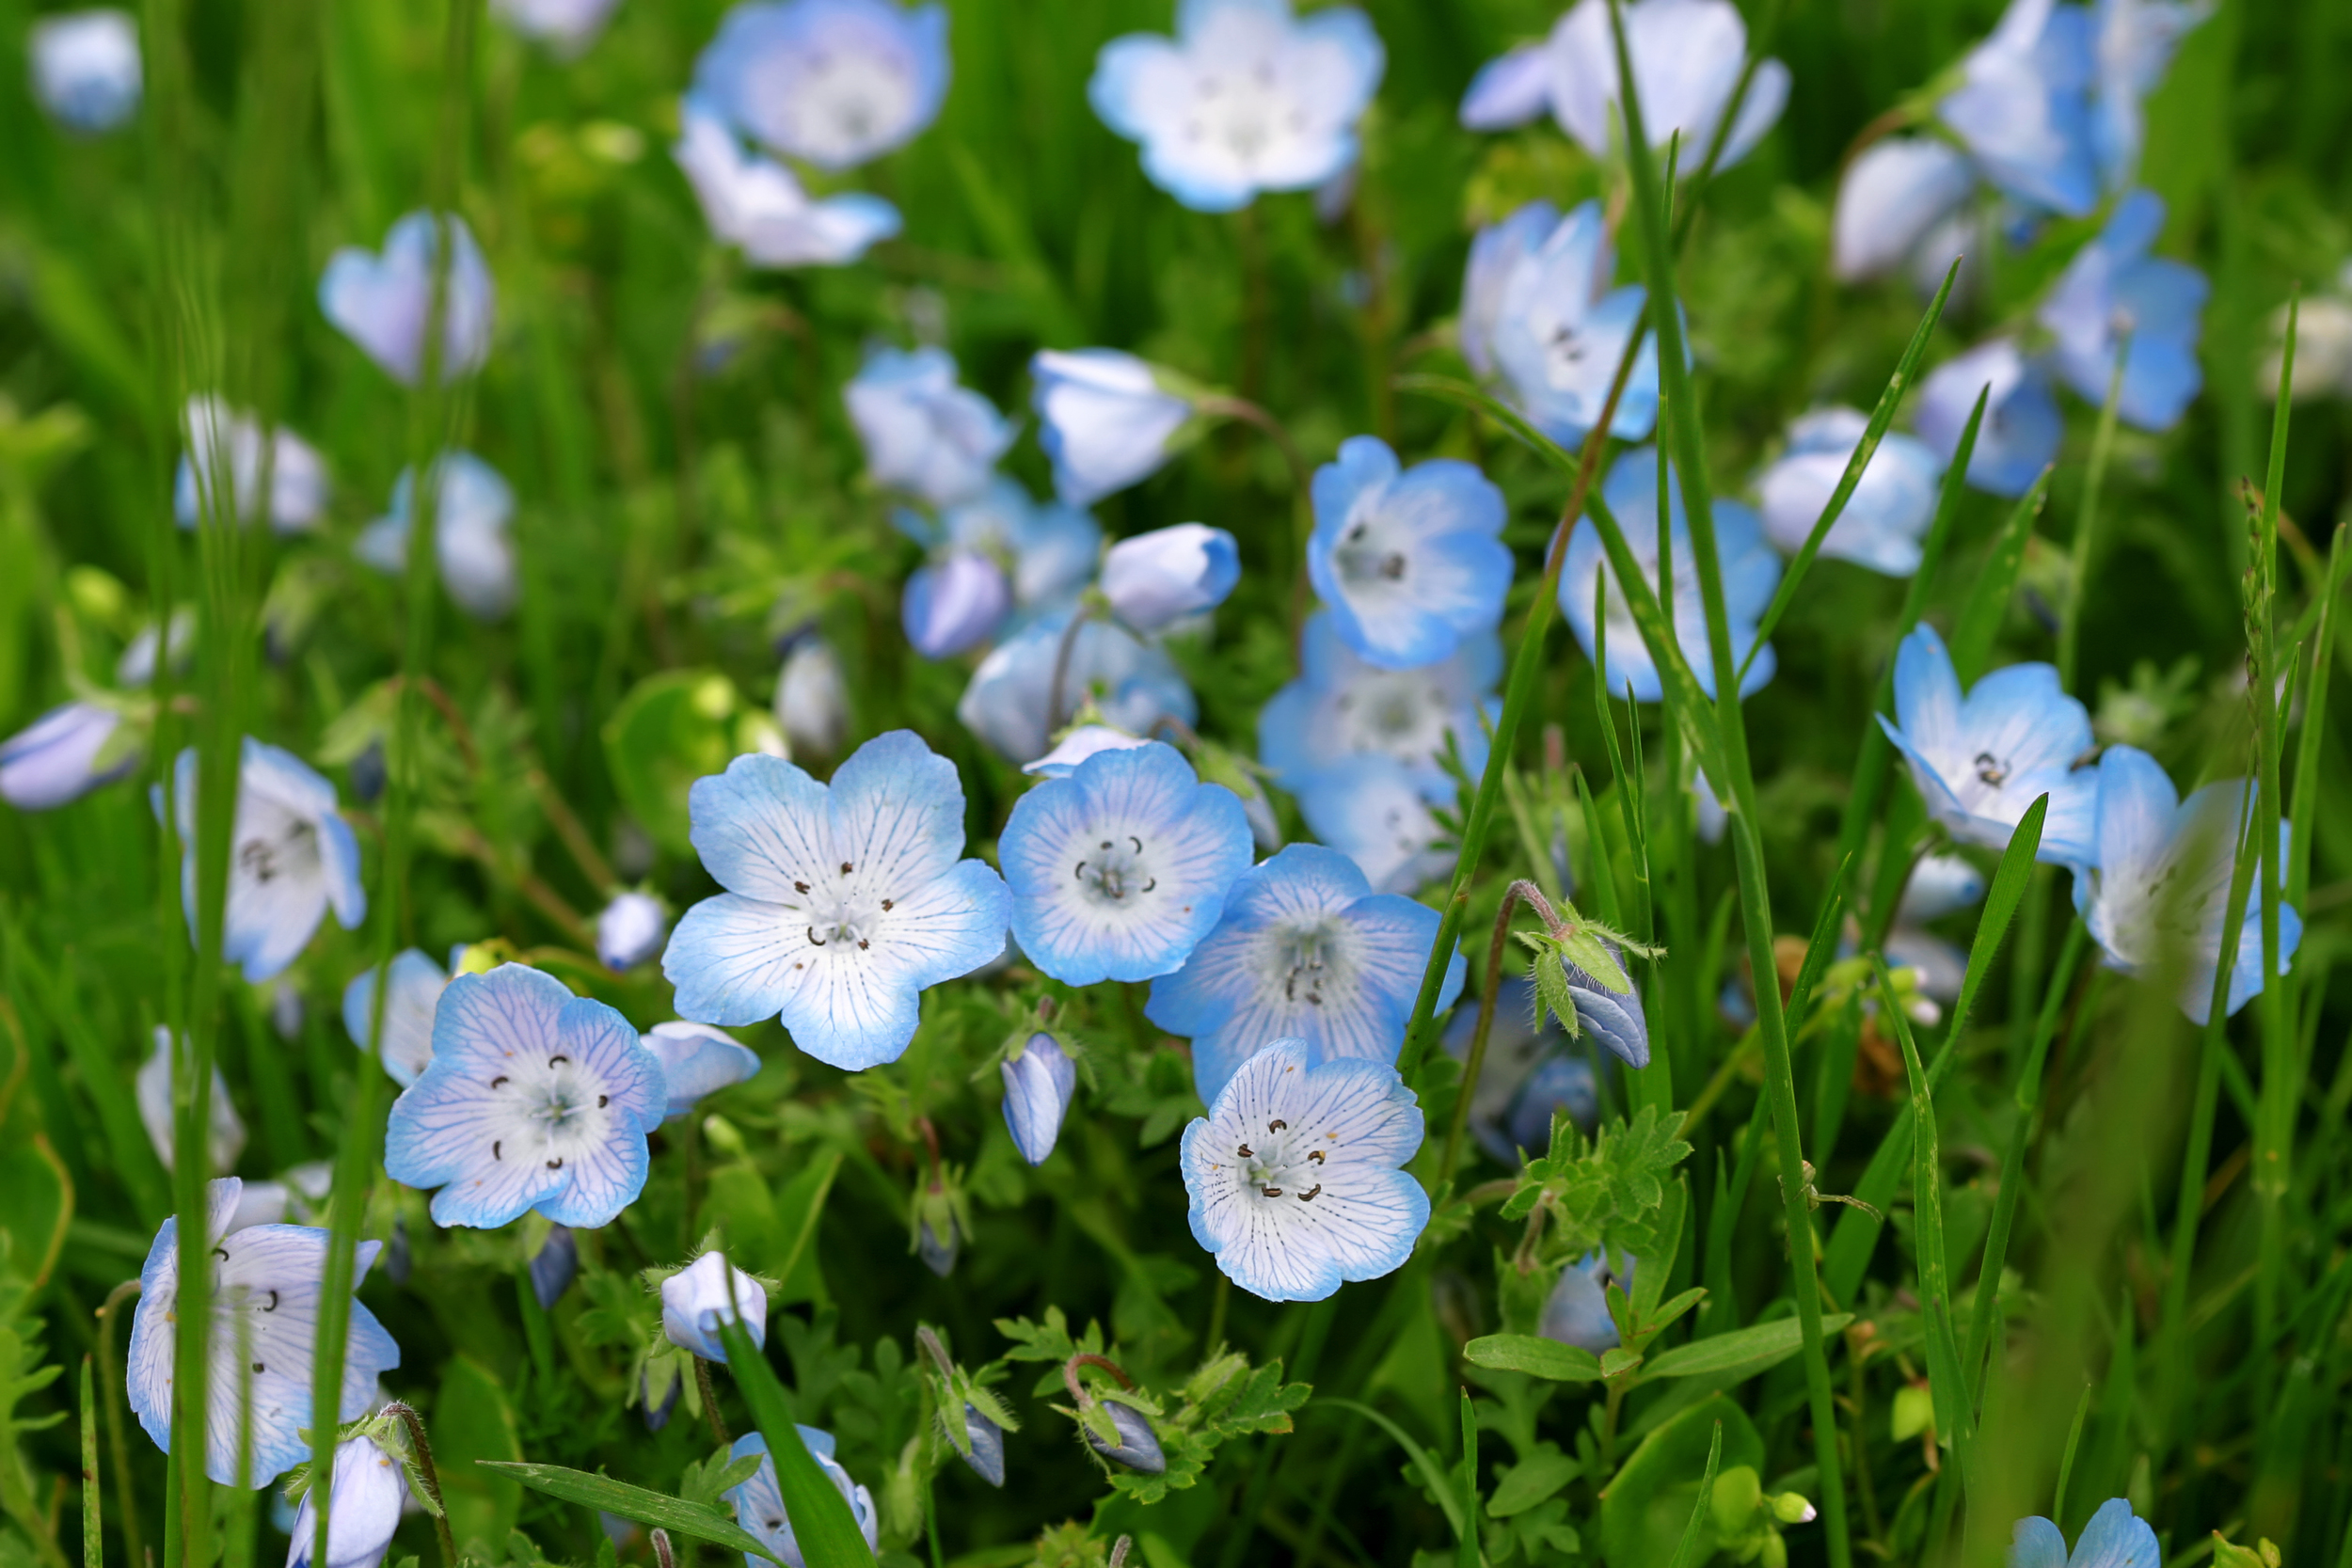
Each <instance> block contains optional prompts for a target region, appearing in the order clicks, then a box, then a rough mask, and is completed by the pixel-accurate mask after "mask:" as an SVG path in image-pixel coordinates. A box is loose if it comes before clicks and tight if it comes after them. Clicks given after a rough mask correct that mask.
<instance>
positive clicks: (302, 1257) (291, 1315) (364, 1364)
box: [123, 1176, 400, 1487]
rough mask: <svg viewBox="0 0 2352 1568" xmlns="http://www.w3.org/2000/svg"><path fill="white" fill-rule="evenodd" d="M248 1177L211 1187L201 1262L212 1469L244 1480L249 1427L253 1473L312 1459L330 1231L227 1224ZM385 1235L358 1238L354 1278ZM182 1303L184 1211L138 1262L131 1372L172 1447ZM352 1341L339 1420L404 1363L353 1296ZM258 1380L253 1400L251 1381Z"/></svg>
mask: <svg viewBox="0 0 2352 1568" xmlns="http://www.w3.org/2000/svg"><path fill="white" fill-rule="evenodd" d="M244 1191H245V1183H244V1182H242V1181H239V1180H237V1179H236V1178H235V1177H233V1176H230V1177H224V1178H222V1179H221V1180H216V1181H214V1182H211V1183H209V1184H208V1185H207V1186H206V1188H205V1190H204V1198H205V1241H206V1242H207V1243H210V1246H209V1255H207V1256H206V1257H205V1261H207V1262H208V1263H210V1264H211V1265H212V1271H213V1275H212V1291H211V1296H210V1299H211V1304H212V1318H213V1321H212V1326H211V1328H210V1330H209V1331H208V1333H207V1334H206V1336H205V1346H206V1353H207V1354H206V1360H207V1362H208V1363H209V1365H208V1367H207V1368H206V1375H205V1382H204V1388H205V1412H206V1419H205V1424H204V1425H205V1452H204V1473H205V1474H206V1475H207V1476H209V1477H211V1478H212V1479H213V1481H215V1482H217V1483H219V1484H220V1485H222V1486H233V1485H235V1484H236V1481H237V1469H238V1450H239V1448H240V1446H241V1444H240V1434H241V1433H243V1432H244V1431H245V1430H246V1428H247V1427H248V1425H249V1426H250V1429H251V1432H252V1448H251V1451H250V1470H249V1472H248V1474H249V1481H250V1484H252V1485H254V1486H257V1487H258V1486H266V1485H268V1484H269V1483H270V1482H271V1481H275V1480H277V1479H278V1477H279V1476H281V1475H283V1474H285V1472H286V1471H288V1470H290V1469H292V1468H293V1467H294V1465H299V1464H301V1463H302V1462H303V1461H304V1460H306V1459H308V1458H310V1443H309V1441H308V1430H309V1429H310V1427H312V1426H314V1425H315V1424H316V1423H317V1420H318V1416H319V1413H317V1412H315V1411H314V1410H313V1407H312V1403H311V1393H312V1384H311V1381H310V1348H311V1345H312V1343H313V1342H314V1340H315V1339H316V1338H317V1337H318V1327H319V1307H320V1305H321V1303H320V1296H321V1287H322V1286H323V1285H324V1284H325V1282H326V1242H327V1233H326V1231H324V1230H319V1229H314V1228H312V1227H309V1226H301V1225H256V1226H248V1227H246V1228H245V1229H242V1230H239V1231H237V1232H235V1234H234V1236H233V1237H232V1236H231V1235H230V1228H229V1224H230V1216H231V1215H232V1214H234V1213H235V1212H236V1211H237V1203H238V1200H239V1198H240V1197H241V1196H243V1194H244ZM383 1247H384V1243H381V1242H361V1243H359V1246H358V1254H357V1257H356V1259H355V1260H354V1263H353V1266H352V1274H351V1281H352V1288H353V1290H355V1291H357V1290H358V1285H359V1282H360V1281H361V1280H363V1279H365V1278H366V1277H367V1275H368V1270H369V1269H370V1268H371V1267H373V1265H374V1262H375V1255H376V1254H377V1253H378V1252H380V1251H382V1250H383ZM179 1301H180V1217H179V1216H178V1215H177V1214H175V1215H173V1216H172V1217H171V1218H169V1219H167V1220H166V1221H164V1223H163V1227H162V1228H161V1229H159V1230H157V1231H156V1232H155V1243H154V1245H153V1246H151V1247H150V1248H149V1249H148V1253H147V1263H146V1266H145V1267H144V1268H142V1269H141V1270H140V1271H139V1301H138V1307H137V1310H136V1312H135V1315H134V1316H133V1318H132V1320H131V1353H130V1356H129V1359H128V1361H127V1363H126V1365H125V1366H124V1369H123V1381H124V1383H125V1385H126V1389H125V1391H126V1393H127V1394H128V1395H129V1398H130V1402H131V1410H132V1413H133V1414H135V1416H137V1417H138V1418H139V1425H141V1426H143V1427H145V1428H146V1429H147V1434H148V1436H150V1437H151V1438H153V1439H154V1440H155V1446H156V1447H157V1448H159V1449H163V1450H164V1452H166V1453H169V1452H170V1451H171V1435H172V1433H171V1422H172V1418H173V1416H174V1414H175V1412H174V1408H173V1399H172V1382H173V1378H172V1368H173V1364H174V1359H175V1351H176V1348H177V1347H176V1346H175V1345H174V1343H173V1340H174V1338H176V1336H177V1332H178V1330H177V1325H176V1322H175V1317H174V1314H175V1310H176V1308H177V1307H178V1306H179ZM348 1323H349V1333H348V1336H347V1338H346V1339H345V1341H344V1344H345V1347H346V1348H345V1351H344V1356H343V1386H342V1399H341V1400H339V1401H337V1402H336V1403H335V1406H334V1412H335V1413H334V1416H333V1419H335V1420H338V1421H350V1420H356V1419H358V1418H359V1417H361V1416H363V1415H365V1414H367V1412H368V1409H369V1407H370V1406H372V1405H373V1404H374V1402H375V1398H376V1395H375V1380H376V1379H377V1378H378V1377H379V1376H381V1375H382V1374H383V1373H384V1372H386V1371H388V1370H390V1369H392V1368H394V1367H397V1366H399V1365H400V1347H399V1346H398V1345H396V1344H394V1343H393V1342H392V1337H391V1336H390V1335H389V1334H387V1333H385V1332H384V1325H383V1324H382V1323H378V1322H376V1321H375V1314H374V1313H373V1312H371V1311H369V1310H368V1308H367V1307H366V1305H365V1304H364V1303H362V1302H360V1301H359V1300H358V1298H357V1297H356V1296H355V1297H354V1298H353V1300H352V1303H351V1316H350V1318H349V1320H348ZM248 1390H250V1402H249V1403H248V1402H247V1391H248Z"/></svg>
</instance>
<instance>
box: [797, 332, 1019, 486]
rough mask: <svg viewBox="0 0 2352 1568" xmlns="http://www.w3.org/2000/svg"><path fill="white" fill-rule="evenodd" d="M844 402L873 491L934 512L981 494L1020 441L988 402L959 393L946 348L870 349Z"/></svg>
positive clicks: (963, 391) (973, 394) (1008, 422)
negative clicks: (909, 499)
mask: <svg viewBox="0 0 2352 1568" xmlns="http://www.w3.org/2000/svg"><path fill="white" fill-rule="evenodd" d="M841 395H842V399H843V401H844V402H846V403H848V404H849V405H850V422H851V423H852V424H854V425H856V426H857V433H858V438H859V439H860V440H862V441H864V442H865V443H866V473H867V474H869V475H870V476H872V478H873V481H874V483H877V484H880V485H882V486H883V487H884V488H886V489H891V490H897V491H900V492H902V493H904V494H906V495H910V496H914V497H917V498H919V499H922V500H925V501H927V502H929V503H930V504H931V505H932V506H953V505H955V504H956V503H957V502H959V501H966V500H970V499H973V498H974V497H976V496H978V495H979V494H980V493H981V492H982V491H984V490H986V489H987V488H988V483H989V481H990V479H991V478H993V476H994V472H995V467H996V460H997V459H998V458H999V457H1002V456H1003V455H1004V454H1005V449H1006V448H1007V447H1009V446H1010V445H1012V438H1013V436H1015V435H1016V434H1018V432H1017V431H1016V429H1015V427H1014V425H1013V423H1012V421H1011V420H1008V419H1006V418H1005V417H1004V416H1003V415H1002V414H999V413H998V412H997V411H996V407H995V405H994V404H992V403H990V402H989V401H988V399H986V398H984V397H982V396H980V394H979V393H977V392H976V391H973V390H972V389H971V388H968V387H961V386H959V385H957V383H956V362H955V359H954V357H953V356H950V355H949V354H948V353H947V351H946V349H944V348H918V349H914V350H911V351H902V350H899V349H895V348H883V347H879V346H878V347H876V348H873V349H871V350H869V351H868V352H867V353H866V363H865V364H864V365H863V366H862V367H860V368H859V370H858V372H857V374H856V376H855V377H854V378H852V379H851V380H850V384H849V386H848V387H846V388H843V389H842V394H841Z"/></svg>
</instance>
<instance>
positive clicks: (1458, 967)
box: [1143, 844, 1464, 1103]
mask: <svg viewBox="0 0 2352 1568" xmlns="http://www.w3.org/2000/svg"><path fill="white" fill-rule="evenodd" d="M1437 936H1438V911H1435V910H1433V909H1430V908H1429V907H1428V906H1426V905H1424V904H1417V903H1415V902H1414V901H1413V900H1411V899H1410V898H1405V897H1401V896H1399V895H1396V894H1393V893H1375V892H1373V890H1372V883H1371V882H1370V881H1369V880H1368V879H1366V878H1365V876H1364V873H1363V870H1362V868H1361V867H1359V866H1358V865H1357V863H1355V862H1354V861H1352V860H1350V859H1348V857H1347V856H1346V855H1344V854H1343V853H1341V852H1340V851H1339V850H1337V849H1332V848H1328V847H1325V846H1323V845H1320V844H1294V845H1291V846H1290V847H1287V848H1285V849H1283V850H1282V851H1281V852H1280V853H1279V854H1277V855H1276V856H1274V858H1273V859H1271V860H1269V861H1267V862H1266V863H1264V864H1263V865H1257V866H1252V867H1251V868H1250V869H1249V870H1248V871H1246V872H1244V873H1243V874H1242V875H1241V877H1240V878H1239V879H1236V880H1235V881H1234V883H1233V886H1232V891H1231V892H1229V893H1228V894H1227V895H1225V913H1224V917H1223V918H1222V919H1220V920H1219V921H1218V922H1217V927H1216V930H1214V931H1212V932H1210V933H1209V935H1208V937H1207V938H1206V939H1205V940H1203V941H1202V942H1201V943H1200V946H1198V947H1196V948H1195V949H1193V954H1192V958H1191V959H1190V960H1189V961H1188V962H1186V963H1185V965H1184V968H1182V969H1180V970H1178V971H1177V972H1176V973H1175V974H1168V975H1164V976H1162V977H1161V978H1160V979H1157V980H1154V981H1152V999H1151V1001H1150V1002H1149V1003H1148V1004H1147V1005H1146V1006H1145V1007H1144V1009H1143V1011H1144V1016H1145V1017H1146V1018H1148V1019H1150V1020H1151V1021H1152V1022H1154V1023H1156V1024H1158V1025H1159V1026H1160V1027H1161V1028H1163V1029H1166V1030H1167V1031H1168V1032H1169V1033H1170V1034H1174V1035H1181V1036H1184V1037H1186V1038H1188V1039H1190V1040H1191V1041H1192V1077H1193V1083H1194V1084H1195V1085H1197V1086H1198V1087H1199V1089H1200V1098H1201V1099H1202V1100H1203V1101H1209V1102H1211V1103H1214V1102H1215V1101H1216V1098H1217V1096H1218V1094H1220V1093H1221V1092H1222V1091H1223V1090H1224V1087H1225V1085H1226V1083H1227V1082H1228V1081H1229V1080H1230V1079H1231V1078H1232V1076H1233V1073H1234V1072H1235V1070H1236V1069H1239V1068H1240V1066H1241V1065H1242V1063H1244V1062H1245V1061H1247V1060H1248V1059H1249V1057H1250V1056H1251V1055H1252V1054H1254V1053H1256V1052H1257V1051H1258V1050H1259V1049H1260V1048H1261V1047H1263V1046H1264V1045H1265V1044H1266V1043H1267V1042H1268V1041H1269V1040H1279V1039H1295V1040H1304V1041H1306V1042H1307V1043H1308V1044H1309V1045H1310V1046H1311V1047H1313V1048H1314V1050H1315V1051H1316V1052H1317V1053H1319V1054H1320V1055H1321V1056H1322V1057H1324V1058H1325V1059H1327V1060H1337V1059H1340V1058H1343V1057H1344V1058H1351V1059H1358V1060H1362V1061H1368V1062H1377V1063H1379V1064H1381V1065H1382V1066H1390V1065H1392V1064H1393V1063H1394V1062H1395V1061H1396V1053H1397V1052H1398V1051H1399V1050H1400V1049H1401V1048H1402V1047H1403V1046H1404V1044H1405V1024H1406V1020H1407V1019H1408V1018H1410V1017H1411V1015H1412V1011H1413V1003H1414V1000H1415V999H1416V998H1417V997H1418V996H1419V995H1420V992H1421V976H1422V967H1423V966H1424V965H1425V964H1426V963H1427V962H1428V958H1429V948H1430V944H1431V943H1432V942H1435V941H1436V940H1437ZM1463 969H1464V960H1463V958H1462V956H1461V954H1459V953H1458V952H1457V953H1455V954H1454V955H1453V957H1452V958H1451V959H1450V960H1449V962H1448V964H1447V967H1446V974H1445V982H1444V989H1443V990H1440V991H1439V992H1438V1006H1439V1007H1440V1008H1444V1007H1449V1006H1453V1005H1454V997H1456V996H1457V995H1459V994H1460V993H1461V990H1462V975H1463Z"/></svg>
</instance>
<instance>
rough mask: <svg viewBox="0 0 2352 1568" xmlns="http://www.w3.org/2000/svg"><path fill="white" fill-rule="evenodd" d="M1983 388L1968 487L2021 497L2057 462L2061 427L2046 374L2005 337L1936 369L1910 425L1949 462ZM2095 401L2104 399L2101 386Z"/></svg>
mask: <svg viewBox="0 0 2352 1568" xmlns="http://www.w3.org/2000/svg"><path fill="white" fill-rule="evenodd" d="M1986 388H1991V395H1990V396H1989V397H1987V398H1986V399H1985V404H1984V422H1983V424H1982V425H1981V426H1979V429H1978V431H1977V450H1976V451H1975V452H1974V453H1973V454H1972V455H1971V456H1970V457H1969V459H1968V483H1971V484H1973V485H1975V486H1976V487H1977V488H1978V489H1979V490H1989V491H1991V492H1992V493H1993V494H1994V495H1996V496H2010V497H2015V496H2022V495H2024V494H2025V493H2026V491H2027V490H2029V489H2031V488H2032V487H2033V482H2034V481H2035V480H2037V479H2039V478H2040V477H2042V469H2044V468H2046V467H2049V466H2050V465H2051V464H2052V463H2053V462H2055V461H2056V460H2057V458H2058V442H2059V440H2060V438H2061V437H2063V436H2065V434H2066V422H2065V420H2064V419H2063V418H2062V417H2061V416H2060V415H2059V413H2058V399H2057V398H2056V397H2054V396H2053V395H2051V392H2050V376H2049V372H2047V371H2046V370H2044V369H2043V368H2042V362H2041V361H2040V360H2037V359H2028V358H2026V356H2025V354H2024V352H2023V351H2022V350H2020V349H2019V348H2018V346H2017V343H2016V341H2014V340H2013V339H2010V338H1994V339H1992V340H1991V341H1986V342H1982V343H1979V344H1978V345H1977V346H1976V347H1975V348H1972V349H1970V350H1969V351H1968V352H1967V353H1965V354H1963V355H1960V356H1957V357H1955V358H1951V359H1947V360H1945V361H1944V363H1942V364H1941V365H1938V366H1937V367H1936V368H1935V369H1934V370H1933V371H1932V372H1930V373H1929V375H1928V378H1927V380H1926V381H1925V382H1924V383H1922V384H1921V386H1920V388H1919V413H1918V416H1917V418H1916V419H1915V420H1914V423H1915V424H1916V426H1917V427H1918V431H1919V436H1920V439H1922V440H1924V441H1926V442H1927V444H1928V445H1929V446H1931V447H1932V448H1934V449H1935V451H1936V452H1937V454H1938V455H1940V456H1941V457H1942V458H1943V459H1944V461H1945V462H1947V463H1949V462H1950V461H1951V460H1952V458H1953V457H1954V456H1955V455H1957V454H1958V453H1959V451H1960V436H1961V432H1962V431H1963V430H1965V429H1966V428H1967V425H1968V415H1969V412H1970V411H1971V410H1972V409H1974V408H1975V407H1976V405H1977V394H1978V393H1979V392H1980V391H1984V390H1985V389H1986ZM2099 397H2100V401H2101V402H2105V401H2106V387H2105V386H2104V385H2103V386H2101V387H2100V388H2099Z"/></svg>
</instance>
